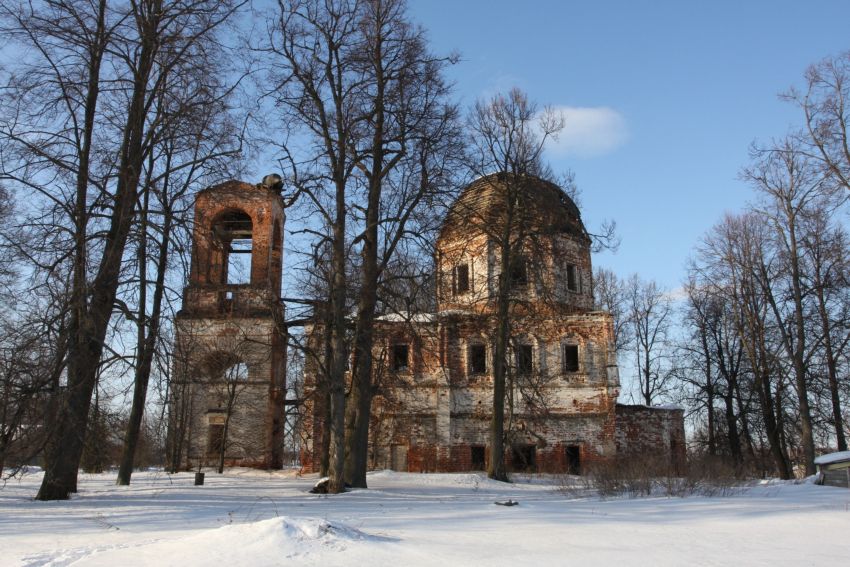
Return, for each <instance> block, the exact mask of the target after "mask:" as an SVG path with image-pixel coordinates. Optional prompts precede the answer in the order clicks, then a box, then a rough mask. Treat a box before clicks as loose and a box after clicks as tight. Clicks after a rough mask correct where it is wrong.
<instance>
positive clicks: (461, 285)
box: [455, 264, 469, 295]
mask: <svg viewBox="0 0 850 567" xmlns="http://www.w3.org/2000/svg"><path fill="white" fill-rule="evenodd" d="M468 291H469V264H460V265H458V266H455V295H459V294H461V293H467V292H468Z"/></svg>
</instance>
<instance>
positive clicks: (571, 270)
mask: <svg viewBox="0 0 850 567" xmlns="http://www.w3.org/2000/svg"><path fill="white" fill-rule="evenodd" d="M567 289H569V290H570V291H578V270H577V269H576V267H575V264H567Z"/></svg>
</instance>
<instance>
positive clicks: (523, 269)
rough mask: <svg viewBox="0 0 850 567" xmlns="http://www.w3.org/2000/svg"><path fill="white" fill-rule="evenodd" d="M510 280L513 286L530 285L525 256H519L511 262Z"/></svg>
mask: <svg viewBox="0 0 850 567" xmlns="http://www.w3.org/2000/svg"><path fill="white" fill-rule="evenodd" d="M509 275H510V278H511V285H512V286H524V285H528V262H527V261H526V258H525V256H522V255H520V256H517V257H516V258H514V259H513V260H512V261H511V269H510V274H509Z"/></svg>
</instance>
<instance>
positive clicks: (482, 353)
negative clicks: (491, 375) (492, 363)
mask: <svg viewBox="0 0 850 567" xmlns="http://www.w3.org/2000/svg"><path fill="white" fill-rule="evenodd" d="M469 372H470V374H484V373H485V372H487V347H486V346H484V345H469Z"/></svg>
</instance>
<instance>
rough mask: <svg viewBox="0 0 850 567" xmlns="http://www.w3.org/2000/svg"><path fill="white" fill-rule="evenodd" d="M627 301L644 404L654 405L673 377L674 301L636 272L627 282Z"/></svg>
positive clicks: (655, 284) (653, 283)
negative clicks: (672, 330) (671, 363)
mask: <svg viewBox="0 0 850 567" xmlns="http://www.w3.org/2000/svg"><path fill="white" fill-rule="evenodd" d="M626 302H627V306H628V307H627V309H628V311H629V323H630V325H631V328H632V333H631V334H632V336H631V347H632V351H633V353H634V355H635V363H636V369H637V373H638V384H639V387H640V396H641V398H642V399H643V403H644V404H646V405H647V406H651V405H652V404H653V401H654V400H656V399H657V398H658V397H659V396H661V395H663V394H664V393H665V392H666V390H667V387H668V382H669V379H670V373H669V365H668V363H669V356H670V352H669V349H668V347H669V344H668V335H669V332H670V327H671V325H672V323H673V321H672V319H673V307H672V302H671V300H670V296H669V294H668V293H667V292H666V291H664V290H663V289H661V288H659V287H658V284H657V283H655V281H652V280H650V281H643V280H642V279H640V277H638V275H637V274H634V275H632V276H631V277H630V278H629V279H628V281H627V282H626Z"/></svg>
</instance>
